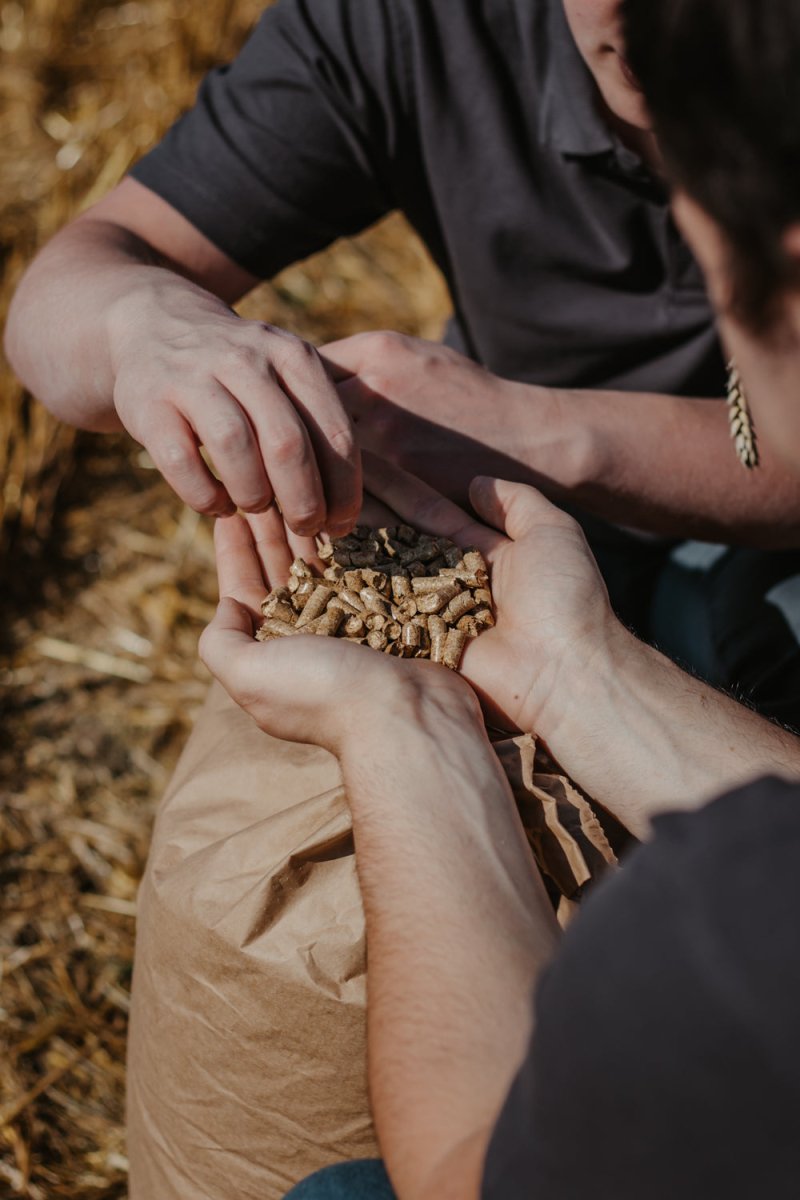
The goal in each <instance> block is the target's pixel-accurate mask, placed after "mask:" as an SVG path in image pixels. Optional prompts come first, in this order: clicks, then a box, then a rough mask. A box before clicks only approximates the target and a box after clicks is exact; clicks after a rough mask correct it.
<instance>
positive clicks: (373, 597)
mask: <svg viewBox="0 0 800 1200" xmlns="http://www.w3.org/2000/svg"><path fill="white" fill-rule="evenodd" d="M359 595H360V596H361V599H362V600H363V602H364V607H365V608H368V609H369V610H370V611H371V612H377V613H384V614H386V613H388V611H389V608H388V605H387V603H386V601H385V600H384V598H383V596H382V595H381V594H380V592H376V591H375V588H372V587H363V588H362V589H361V591H360V593H359Z"/></svg>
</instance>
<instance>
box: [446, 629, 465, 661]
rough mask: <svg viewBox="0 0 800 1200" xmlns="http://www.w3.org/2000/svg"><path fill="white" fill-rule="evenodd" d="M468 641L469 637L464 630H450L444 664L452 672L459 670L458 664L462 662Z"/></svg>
mask: <svg viewBox="0 0 800 1200" xmlns="http://www.w3.org/2000/svg"><path fill="white" fill-rule="evenodd" d="M466 640H467V635H466V634H465V633H464V631H463V630H462V629H448V631H447V637H446V638H445V643H444V653H443V654H442V662H443V663H444V665H445V666H446V667H449V668H450V670H451V671H455V670H457V669H458V664H459V663H460V662H461V655H462V652H463V650H464V645H465V643H466Z"/></svg>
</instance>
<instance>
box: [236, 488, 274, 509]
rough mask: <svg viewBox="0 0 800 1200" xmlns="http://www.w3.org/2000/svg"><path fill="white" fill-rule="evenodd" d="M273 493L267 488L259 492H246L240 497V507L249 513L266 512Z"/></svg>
mask: <svg viewBox="0 0 800 1200" xmlns="http://www.w3.org/2000/svg"><path fill="white" fill-rule="evenodd" d="M271 500H272V493H271V492H270V491H268V490H267V489H266V488H262V490H261V491H259V492H245V493H244V494H243V495H241V496H239V497H238V503H239V508H241V509H244V511H245V512H249V513H260V512H264V511H265V509H267V508H268V507H269V505H270V502H271Z"/></svg>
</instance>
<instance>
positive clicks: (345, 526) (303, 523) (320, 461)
mask: <svg viewBox="0 0 800 1200" xmlns="http://www.w3.org/2000/svg"><path fill="white" fill-rule="evenodd" d="M218 378H219V379H220V381H221V382H222V383H223V384H224V385H225V387H226V388H227V389H228V391H229V392H231V393H232V394H233V395H234V396H235V397H236V399H237V400H238V401H239V403H240V404H241V405H242V407H243V408H244V409H245V410H246V412H247V414H248V415H249V418H250V422H251V424H252V427H253V429H254V430H255V435H256V438H257V440H258V445H259V447H260V452H261V457H262V459H263V462H264V464H265V467H266V473H267V476H268V477H269V481H270V483H271V485H272V489H273V491H274V493H275V495H276V496H277V498H278V500H279V501H280V505H281V509H282V511H283V515H284V518H285V520H286V522H287V524H288V525H289V527H290V529H292V530H294V532H295V533H298V534H300V535H311V534H314V533H318V532H319V531H320V530H321V529H323V528H326V527H329V528H330V529H331V530H333V531H334V532H335V533H337V534H338V533H339V532H342V533H343V532H346V531H347V530H349V529H351V528H352V526H353V524H354V523H355V519H356V516H357V514H358V509H359V506H360V503H361V461H360V454H359V450H358V447H357V445H356V441H355V436H354V433H353V428H352V424H351V422H350V418H349V417H348V416H347V414H346V412H345V411H344V408H343V407H342V404H341V401H340V400H339V397H338V395H337V392H336V387H335V385H334V384H333V383H332V381H331V379H330V378H329V376H328V373H327V371H326V370H325V367H324V366H323V364H322V361H321V360H320V358H319V355H318V354H317V353H316V351H315V350H314V348H313V347H312V346H310V345H308V344H307V343H305V342H303V341H301V340H300V339H298V338H292V337H288V336H287V335H285V334H283V333H281V331H277V330H275V331H272V333H271V336H270V342H269V354H268V356H267V354H264V355H263V358H262V359H261V361H259V357H258V355H257V354H255V353H254V354H251V355H249V356H248V355H247V354H243V355H242V356H241V357H240V358H239V360H238V361H235V362H232V361H228V362H227V363H226V364H225V366H224V371H223V373H221V374H220V375H219V376H218Z"/></svg>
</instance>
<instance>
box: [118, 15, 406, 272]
mask: <svg viewBox="0 0 800 1200" xmlns="http://www.w3.org/2000/svg"><path fill="white" fill-rule="evenodd" d="M398 8H399V6H397V5H396V3H395V0H279V2H278V3H277V4H275V5H274V6H273V7H271V8H269V9H268V10H267V11H266V13H265V14H264V15H263V17H262V18H261V20H260V22H259V24H258V25H257V27H256V29H255V31H254V32H253V34H252V35H251V37H250V39H249V40H248V42H247V43H246V44H245V46H244V48H243V49H242V51H241V52H240V54H239V55H238V57H237V58H236V59H235V60H234V61H233V63H231V64H230V65H229V66H225V67H221V68H219V69H217V70H213V71H211V72H210V74H209V75H207V76H206V78H205V80H204V81H203V83H202V84H201V87H200V90H199V93H198V96H197V100H196V103H195V105H194V107H193V108H192V109H191V110H190V111H189V112H188V113H186V114H185V115H184V116H183V117H181V118H180V119H179V120H178V121H177V122H176V124H175V125H174V126H173V127H172V128H171V129H170V130H169V132H168V133H167V134H166V136H165V137H164V139H163V140H162V141H161V142H160V143H159V144H158V145H157V146H156V147H155V149H153V150H152V151H151V152H150V153H149V154H147V155H146V156H145V157H144V158H143V159H141V161H140V162H139V163H138V164H136V166H135V167H134V168H133V170H132V172H131V173H132V175H133V177H134V178H135V179H138V180H139V181H140V182H141V183H143V184H145V186H147V187H148V188H150V189H151V190H152V191H154V192H156V193H157V194H158V195H160V196H161V197H163V198H164V199H165V200H166V201H167V202H168V203H169V204H171V205H172V206H173V207H174V208H175V209H177V210H178V211H179V212H180V213H181V214H182V215H183V216H185V217H186V218H187V219H188V220H189V221H191V223H192V224H193V225H194V226H195V227H196V228H197V229H199V230H200V231H201V232H202V233H204V234H205V235H206V237H208V238H209V239H210V240H211V241H212V242H213V243H214V244H215V245H216V246H218V247H219V248H220V249H221V250H223V251H224V252H225V253H226V254H227V255H229V257H231V258H232V259H234V261H236V262H237V263H239V265H240V266H242V267H244V268H245V269H247V270H248V271H250V272H251V273H253V274H255V275H258V276H260V277H262V278H266V277H269V276H270V275H273V274H274V273H275V272H276V271H278V270H280V269H281V268H282V267H283V266H285V265H287V264H288V263H290V262H294V261H296V260H297V259H300V258H303V257H305V256H306V255H308V254H311V253H313V252H314V251H316V250H318V249H321V248H322V247H323V246H325V245H328V244H329V243H330V242H332V241H333V240H335V239H336V238H337V237H340V236H343V235H347V234H351V233H354V232H356V231H358V230H360V229H363V228H365V227H366V226H367V225H369V224H371V223H372V222H374V221H376V220H377V219H378V218H379V217H381V216H382V215H384V214H385V213H386V212H388V211H390V210H391V209H392V208H393V207H394V206H395V205H394V198H393V188H392V161H393V158H394V156H395V154H396V151H397V145H398V143H399V141H400V140H401V139H402V127H403V121H404V113H405V108H406V105H405V100H404V97H403V94H402V80H403V77H404V65H403V53H404V48H403V44H402V43H403V37H402V32H401V30H400V28H399V26H398V22H399V20H400V14H399V12H398V11H397V10H398Z"/></svg>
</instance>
